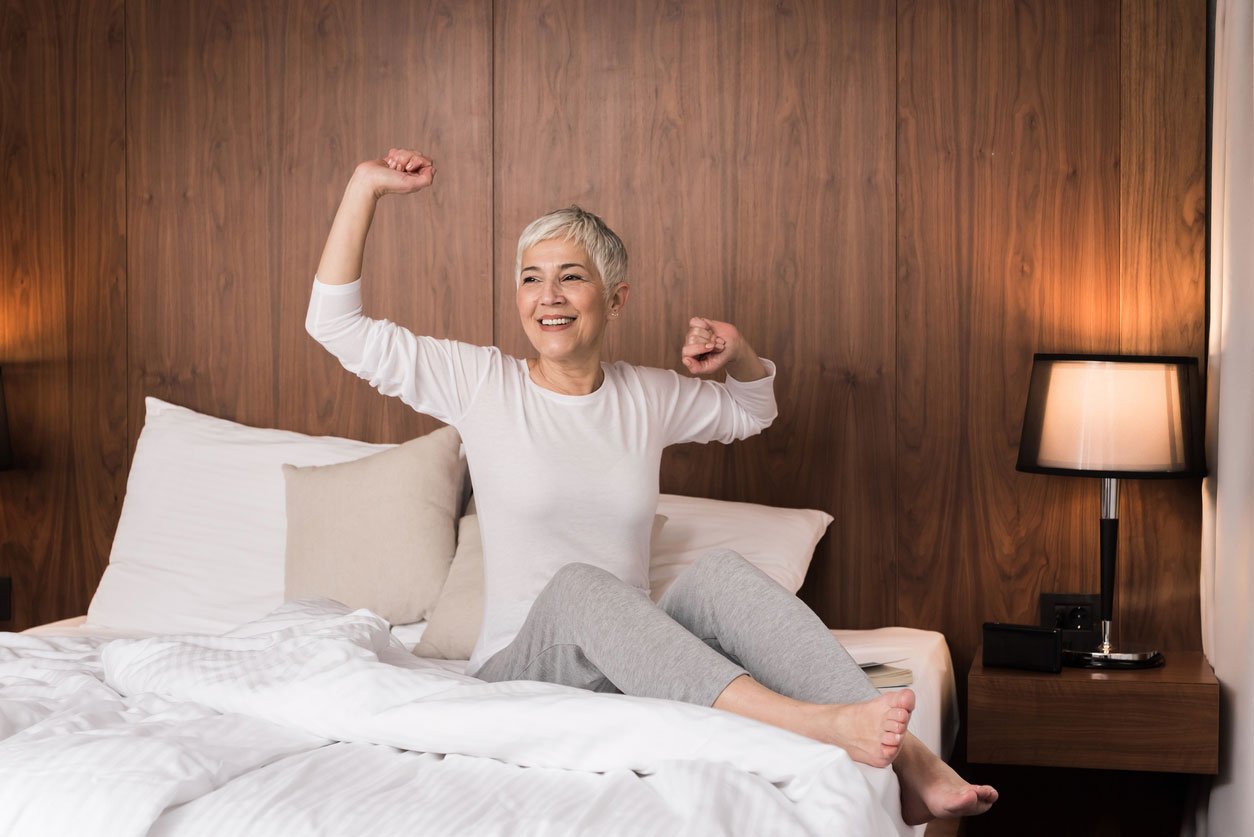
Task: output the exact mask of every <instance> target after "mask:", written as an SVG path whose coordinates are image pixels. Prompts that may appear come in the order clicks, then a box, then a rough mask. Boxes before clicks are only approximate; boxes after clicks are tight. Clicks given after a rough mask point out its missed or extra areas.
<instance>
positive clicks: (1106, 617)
mask: <svg viewBox="0 0 1254 837" xmlns="http://www.w3.org/2000/svg"><path fill="white" fill-rule="evenodd" d="M1101 526H1102V614H1101V615H1102V638H1101V641H1099V642H1098V644H1097V647H1096V648H1092V649H1089V650H1066V651H1063V652H1062V661H1063V663H1064V664H1065V665H1069V666H1076V667H1080V668H1153V667H1154V666H1160V665H1162V664H1163V655H1162V654H1161V653H1160V652H1159V651H1158V650H1157V649H1153V648H1138V647H1132V646H1124V647H1123V648H1116V647H1115V646H1114V645H1112V644H1111V642H1110V625H1111V622H1112V621H1113V618H1114V610H1115V557H1116V555H1117V554H1118V552H1119V480H1117V479H1113V478H1110V477H1104V478H1103V479H1102V524H1101Z"/></svg>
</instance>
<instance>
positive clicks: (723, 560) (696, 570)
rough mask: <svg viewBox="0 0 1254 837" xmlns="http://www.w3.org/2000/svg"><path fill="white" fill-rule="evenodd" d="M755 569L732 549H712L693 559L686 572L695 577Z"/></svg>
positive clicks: (739, 572) (740, 572)
mask: <svg viewBox="0 0 1254 837" xmlns="http://www.w3.org/2000/svg"><path fill="white" fill-rule="evenodd" d="M755 570H756V567H754V566H753V565H752V564H750V563H749V562H748V561H747V560H746V559H745V557H744V556H743V555H741V554H740V553H739V552H736V551H735V550H733V549H712V550H710V551H709V552H707V553H705V554H704V555H702V556H701V557H700V558H698V559H697V560H696V561H694V562H693V564H692V566H691V567H689V568H688V573H692V574H693V576H694V578H695V577H701V576H725V575H736V574H743V573H745V572H749V573H752V572H754V571H755ZM685 574H687V573H685Z"/></svg>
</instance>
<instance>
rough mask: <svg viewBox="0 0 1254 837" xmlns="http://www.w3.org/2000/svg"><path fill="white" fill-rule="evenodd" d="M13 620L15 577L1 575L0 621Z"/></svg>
mask: <svg viewBox="0 0 1254 837" xmlns="http://www.w3.org/2000/svg"><path fill="white" fill-rule="evenodd" d="M12 620H13V579H12V578H11V577H9V576H7V575H5V576H0V622H11V621H12Z"/></svg>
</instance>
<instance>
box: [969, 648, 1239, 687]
mask: <svg viewBox="0 0 1254 837" xmlns="http://www.w3.org/2000/svg"><path fill="white" fill-rule="evenodd" d="M983 658H984V648H983V646H981V647H980V648H977V649H976V652H975V662H973V663H972V664H971V674H970V676H971V677H985V676H996V677H1009V678H1025V679H1041V680H1048V681H1050V682H1057V681H1058V680H1059V679H1061V680H1064V681H1066V682H1068V683H1070V682H1077V683H1078V682H1084V681H1103V682H1107V681H1113V682H1116V683H1131V684H1144V683H1154V684H1161V683H1180V684H1193V685H1207V684H1209V685H1213V686H1215V687H1216V688H1218V687H1219V681H1218V680H1217V679H1216V678H1215V670H1214V669H1212V668H1211V666H1210V663H1209V662H1208V661H1207V659H1206V655H1205V654H1203V653H1202V652H1201V651H1164V652H1163V661H1164V662H1163V665H1161V666H1159V667H1157V668H1143V669H1136V670H1132V671H1123V670H1119V669H1105V670H1103V669H1092V668H1071V667H1070V666H1063V667H1062V671H1061V672H1059V673H1058V674H1050V673H1049V672H1045V671H1022V670H1020V669H1015V668H989V669H985V668H984V663H983V662H982V660H983Z"/></svg>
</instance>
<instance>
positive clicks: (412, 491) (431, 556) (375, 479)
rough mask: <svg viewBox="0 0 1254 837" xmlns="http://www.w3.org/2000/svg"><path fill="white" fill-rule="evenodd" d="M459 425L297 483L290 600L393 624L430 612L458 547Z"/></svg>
mask: <svg viewBox="0 0 1254 837" xmlns="http://www.w3.org/2000/svg"><path fill="white" fill-rule="evenodd" d="M460 448H461V438H460V437H459V436H458V435H457V431H456V430H454V429H453V428H451V427H443V428H441V429H439V430H436V431H435V432H433V433H429V434H427V435H426V436H422V437H420V438H417V439H414V440H413V441H410V442H406V443H405V444H403V445H399V446H397V447H395V448H392V449H391V450H387V451H384V452H383V453H377V454H374V455H372V456H367V457H365V458H363V459H357V460H354V461H351V462H343V463H340V464H338V465H325V466H316V467H309V468H297V467H294V466H292V465H284V466H283V475H284V477H285V479H286V482H287V558H286V564H285V573H284V574H285V579H284V580H285V584H284V598H285V599H286V600H288V601H291V600H293V599H303V598H310V597H317V596H326V597H329V598H332V599H336V600H337V601H340V602H343V603H344V604H346V605H348V606H349V607H353V608H358V607H364V608H369V609H370V610H372V611H374V612H375V613H377V614H379V615H380V616H382V617H383V618H385V619H387V620H388V621H389V622H391V623H393V624H406V623H409V622H416V621H418V620H420V619H422V618H424V617H425V616H427V615H428V614H429V612H430V611H431V609H432V608H433V607H434V605H435V602H436V599H437V598H438V597H439V595H440V588H441V587H442V586H443V585H444V580H445V578H446V577H447V576H448V572H449V566H450V564H451V563H452V560H453V553H454V550H455V545H456V533H455V531H454V526H455V525H456V521H457V511H458V507H459V506H460V504H461V497H462V483H463V481H464V480H465V473H466V463H465V460H464V459H463V458H462V457H461V455H460Z"/></svg>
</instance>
